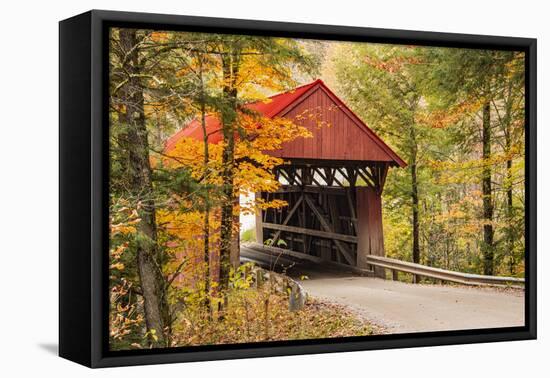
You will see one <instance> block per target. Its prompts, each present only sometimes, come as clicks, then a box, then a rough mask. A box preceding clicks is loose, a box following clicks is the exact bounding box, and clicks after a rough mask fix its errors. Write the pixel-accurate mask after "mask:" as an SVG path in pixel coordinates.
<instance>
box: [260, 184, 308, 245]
mask: <svg viewBox="0 0 550 378" xmlns="http://www.w3.org/2000/svg"><path fill="white" fill-rule="evenodd" d="M303 199H304V196H303V195H302V196H300V197H299V198H298V200H297V201H296V203H295V204H294V206H292V209H291V210H290V211H289V212H288V214H287V215H286V218H285V220H284V221H283V223H282V224H283V225H285V224H287V223H288V221H289V220H290V218H292V216H293V215H294V213H295V212H296V209H298V207H299V206H300V203H302V201H303ZM266 224H274V223H265V222H264V224H263V226H264V227H266ZM280 235H281V230H278V231H277V232H276V233H275V235H273V239H271V243H269V245H273V244H275V242H276V241H277V239H278V238H279V236H280Z"/></svg>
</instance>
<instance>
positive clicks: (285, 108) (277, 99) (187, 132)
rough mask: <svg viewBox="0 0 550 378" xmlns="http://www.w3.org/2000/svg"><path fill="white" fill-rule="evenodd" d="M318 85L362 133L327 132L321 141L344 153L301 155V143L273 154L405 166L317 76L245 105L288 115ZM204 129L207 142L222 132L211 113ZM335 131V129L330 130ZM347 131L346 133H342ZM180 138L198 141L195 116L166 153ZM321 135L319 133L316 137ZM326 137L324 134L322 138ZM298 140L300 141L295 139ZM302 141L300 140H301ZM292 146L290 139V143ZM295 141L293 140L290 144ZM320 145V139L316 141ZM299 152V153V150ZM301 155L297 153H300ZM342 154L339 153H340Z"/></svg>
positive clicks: (200, 134)
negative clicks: (343, 137) (337, 146)
mask: <svg viewBox="0 0 550 378" xmlns="http://www.w3.org/2000/svg"><path fill="white" fill-rule="evenodd" d="M319 88H321V89H322V90H323V91H324V94H326V95H327V96H329V97H330V99H331V100H332V101H333V102H334V103H335V104H336V105H337V107H338V108H340V110H342V111H343V112H344V113H345V114H346V116H347V117H348V118H350V119H352V120H353V122H352V123H353V126H349V125H348V123H349V122H348V123H346V126H345V127H353V128H356V127H358V128H359V129H360V130H361V131H362V132H359V134H357V135H353V137H352V133H351V132H350V133H349V136H350V137H349V138H348V139H349V140H348V141H343V140H337V138H338V137H340V136H341V135H342V134H343V132H342V130H341V129H340V130H339V131H338V134H333V135H330V137H331V138H334V139H333V140H329V141H325V143H324V144H326V143H327V142H328V143H332V144H340V145H341V147H343V148H344V150H346V149H347V150H346V151H345V152H343V153H341V154H338V153H337V152H336V153H331V154H323V153H317V154H313V155H312V156H310V155H311V154H308V156H306V154H304V146H302V147H301V150H300V148H299V147H298V149H296V148H289V151H292V152H291V153H290V155H288V156H285V151H277V152H275V153H274V155H276V156H281V157H288V158H300V157H307V158H312V157H313V158H320V159H334V160H347V159H349V160H373V161H383V162H389V163H393V164H392V165H398V166H400V167H405V166H406V165H407V164H406V163H405V162H404V161H403V159H401V158H400V157H399V156H398V155H397V154H396V153H395V152H394V151H393V150H392V149H391V148H390V147H389V146H388V145H387V144H386V143H384V141H382V139H380V138H379V137H378V136H377V135H376V134H375V133H374V132H373V131H372V130H371V129H370V128H369V127H368V126H367V125H366V124H365V123H364V122H363V121H362V120H361V119H360V118H359V117H357V115H355V113H353V112H352V111H351V109H349V108H348V107H347V105H346V104H344V102H342V100H340V99H339V98H338V97H337V96H336V95H335V94H334V93H333V92H332V91H331V90H330V89H329V88H328V87H327V86H326V85H325V83H324V82H323V81H322V80H321V79H317V80H315V81H313V82H311V83H309V84H305V85H302V86H299V87H296V88H294V89H292V90H290V91H287V92H283V93H280V94H276V95H274V96H271V97H269V98H268V100H266V101H257V102H253V103H250V104H248V105H247V106H246V107H247V108H249V109H250V110H254V111H257V112H259V113H261V114H262V115H263V116H265V117H268V118H273V117H276V116H282V117H284V116H285V115H287V114H288V116H291V111H292V109H293V108H295V107H297V106H298V105H299V104H302V105H301V106H302V107H303V106H304V105H303V102H304V100H305V99H306V98H308V97H310V96H311V95H312V94H313V93H314V92H316V91H317V89H319ZM311 131H312V132H313V134H314V137H315V133H318V134H321V133H325V131H317V129H316V128H312V129H311ZM346 131H347V130H344V133H346ZM206 132H207V137H208V141H209V143H213V144H217V143H219V142H220V141H221V140H222V139H223V136H222V133H221V124H220V121H219V119H218V118H217V117H216V116H215V115H207V116H206ZM334 133H336V131H334ZM346 134H348V133H346ZM182 137H191V138H195V139H199V140H203V137H204V136H203V130H202V127H201V123H200V120H199V119H194V120H193V121H191V122H190V123H189V124H187V125H186V126H185V127H184V128H182V129H181V130H180V131H178V132H177V133H175V134H174V135H173V136H172V137H170V138H169V139H168V140H167V142H166V151H167V152H169V151H170V150H172V149H173V148H174V146H175V145H176V143H177V142H178V141H179V140H180V139H181V138H182ZM319 138H321V136H319ZM326 138H327V137H326V136H325V139H326ZM350 142H351V143H352V144H353V145H361V148H360V150H361V152H357V153H349V151H352V150H353V148H350V147H352V146H346V144H347V143H350ZM298 143H300V142H298ZM302 143H303V142H302ZM290 144H291V145H292V144H293V142H290ZM294 144H296V143H294ZM318 144H319V146H320V142H319V143H318ZM300 151H301V152H300ZM302 154H303V155H304V156H301V155H302ZM340 155H342V156H340Z"/></svg>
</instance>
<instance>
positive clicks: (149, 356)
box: [59, 10, 537, 367]
mask: <svg viewBox="0 0 550 378" xmlns="http://www.w3.org/2000/svg"><path fill="white" fill-rule="evenodd" d="M113 26H121V27H135V28H145V29H160V30H186V31H203V32H212V33H232V34H253V35H269V36H282V37H299V38H313V39H323V40H345V41H364V42H384V43H398V44H416V45H429V46H446V47H463V48H474V49H477V48H483V49H501V50H519V51H524V52H525V54H526V123H525V124H526V151H525V157H526V187H525V190H526V192H525V193H526V217H525V222H526V227H525V229H526V235H525V241H526V256H525V272H526V280H525V320H526V324H525V326H523V327H513V328H498V329H482V330H463V331H444V332H426V333H414V334H394V335H377V336H368V337H350V338H345V339H343V338H342V339H322V340H309V341H285V342H270V343H254V344H240V345H218V346H198V347H185V348H170V349H154V350H137V351H121V352H110V351H109V350H108V348H107V342H108V327H107V309H108V298H107V293H108V290H107V288H108V272H107V269H108V259H107V253H105V251H107V250H108V206H107V204H108V171H109V168H108V156H107V153H108V141H107V135H108V114H107V105H108V92H107V88H108V72H107V71H108V70H107V67H108V65H107V61H106V57H107V51H108V43H107V42H108V32H107V31H108V28H109V27H113ZM59 32H60V33H59V78H60V79H59V89H60V96H59V128H60V129H59V146H60V147H59V159H60V160H59V172H60V175H59V186H60V191H59V213H60V214H59V215H60V217H59V218H60V224H59V354H60V356H61V357H64V358H67V359H69V360H72V361H75V362H77V363H80V364H83V365H86V366H89V367H109V366H120V365H140V364H157V363H170V362H186V361H202V360H219V359H234V358H250V357H267V356H280V355H298V354H309V353H329V352H345V351H357V350H370V349H386V348H407V347H419V346H435V345H448V344H466V343H481V342H496V341H510V340H526V339H535V338H536V334H537V317H536V290H537V285H536V85H537V83H536V64H537V63H536V62H537V57H536V50H537V47H536V39H530V38H513V37H496V36H485V35H467V34H449V33H435V32H420V31H407V30H386V29H374V28H359V27H343V26H330V25H313V24H297V23H283V22H268V21H251V20H237V19H224V18H205V17H189V16H175V15H162V14H146V13H128V12H114V11H102V10H92V11H89V12H86V13H84V14H81V15H78V16H75V17H72V18H69V19H67V20H64V21H61V22H60V24H59Z"/></svg>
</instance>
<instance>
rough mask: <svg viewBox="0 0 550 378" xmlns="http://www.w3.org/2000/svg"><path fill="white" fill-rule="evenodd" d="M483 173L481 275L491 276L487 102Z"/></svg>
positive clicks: (483, 142) (489, 142) (490, 203)
mask: <svg viewBox="0 0 550 378" xmlns="http://www.w3.org/2000/svg"><path fill="white" fill-rule="evenodd" d="M482 144H483V172H482V179H481V182H482V184H481V185H482V193H483V222H484V224H483V245H482V252H483V274H486V275H493V264H494V254H495V252H494V250H495V245H494V230H493V224H492V222H493V212H494V208H493V192H492V188H491V165H490V158H491V107H490V102H489V101H487V102H486V103H485V104H484V105H483V136H482Z"/></svg>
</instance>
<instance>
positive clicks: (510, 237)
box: [504, 81, 516, 276]
mask: <svg viewBox="0 0 550 378" xmlns="http://www.w3.org/2000/svg"><path fill="white" fill-rule="evenodd" d="M507 95H508V99H507V102H506V113H505V115H504V138H505V152H506V154H507V155H508V158H507V159H506V179H505V183H506V185H505V188H506V218H507V219H506V223H507V225H506V250H507V253H508V256H509V259H510V260H509V263H508V266H509V272H510V275H512V276H513V275H514V274H516V262H515V257H514V244H515V243H514V226H513V218H514V199H513V181H512V180H513V177H512V155H511V154H512V105H513V98H512V95H513V94H512V82H511V81H510V83H509V84H508V93H507Z"/></svg>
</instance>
